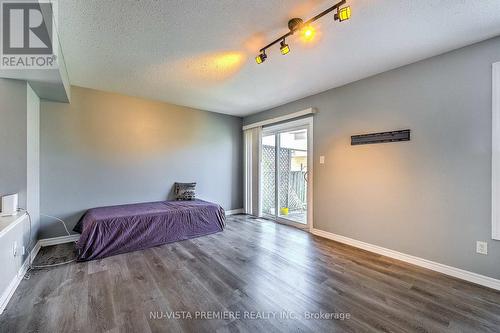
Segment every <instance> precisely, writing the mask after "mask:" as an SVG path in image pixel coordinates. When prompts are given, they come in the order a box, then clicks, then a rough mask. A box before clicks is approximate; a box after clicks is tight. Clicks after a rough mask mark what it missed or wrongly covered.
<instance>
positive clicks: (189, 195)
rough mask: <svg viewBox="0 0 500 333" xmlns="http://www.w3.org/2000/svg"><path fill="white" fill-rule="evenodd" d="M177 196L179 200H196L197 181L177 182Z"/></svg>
mask: <svg viewBox="0 0 500 333" xmlns="http://www.w3.org/2000/svg"><path fill="white" fill-rule="evenodd" d="M175 198H176V199H177V200H194V199H195V198H196V183H175Z"/></svg>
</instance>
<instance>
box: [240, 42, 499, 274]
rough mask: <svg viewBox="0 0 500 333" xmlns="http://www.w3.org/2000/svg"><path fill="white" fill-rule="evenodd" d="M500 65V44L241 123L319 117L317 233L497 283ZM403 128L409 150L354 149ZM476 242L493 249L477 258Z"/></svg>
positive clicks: (413, 67) (481, 45)
mask: <svg viewBox="0 0 500 333" xmlns="http://www.w3.org/2000/svg"><path fill="white" fill-rule="evenodd" d="M367 61H368V60H367ZM497 61H500V38H495V39H491V40H488V41H485V42H482V43H479V44H476V45H472V46H469V47H466V48H463V49H459V50H456V51H453V52H450V53H447V54H444V55H441V56H437V57H434V58H431V59H427V60H424V61H421V62H418V63H415V64H412V65H409V66H405V67H402V68H399V69H396V70H392V71H389V72H386V73H383V74H380V75H377V76H374V77H371V78H367V79H364V80H361V81H358V82H355V83H352V84H349V85H346V86H343V87H340V88H336V89H333V90H330V91H327V92H324V93H321V94H318V95H315V96H311V97H308V98H304V99H301V100H299V101H296V102H293V103H289V104H286V105H283V106H280V107H278V108H275V109H272V110H269V111H266V112H263V113H259V114H256V115H252V116H249V117H247V118H245V119H244V123H245V124H249V123H252V122H255V121H259V120H263V119H267V118H272V117H275V116H278V115H283V114H287V113H291V112H295V111H299V110H303V109H306V108H309V107H315V108H316V109H317V110H318V114H317V115H315V119H314V161H315V164H314V226H315V227H316V228H318V229H321V230H325V231H328V232H332V233H335V234H340V235H343V236H347V237H351V238H354V239H357V240H361V241H364V242H368V243H371V244H376V245H379V246H383V247H386V248H390V249H393V250H396V251H400V252H404V253H408V254H411V255H415V256H418V257H422V258H426V259H430V260H433V261H437V262H440V263H444V264H447V265H451V266H454V267H459V268H462V269H466V270H469V271H473V272H476V273H480V274H484V275H487V276H491V277H494V278H497V279H498V278H500V265H499V263H500V242H498V241H493V240H491V75H492V74H491V64H492V63H493V62H497ZM405 128H410V129H411V130H412V141H411V142H407V143H391V144H378V145H365V146H350V136H351V135H353V134H361V133H369V132H378V131H386V130H394V129H405ZM320 155H324V156H325V157H326V164H325V165H320V164H319V156H320ZM477 240H486V241H488V245H489V249H488V250H489V254H488V255H487V256H484V255H479V254H476V253H475V245H476V241H477Z"/></svg>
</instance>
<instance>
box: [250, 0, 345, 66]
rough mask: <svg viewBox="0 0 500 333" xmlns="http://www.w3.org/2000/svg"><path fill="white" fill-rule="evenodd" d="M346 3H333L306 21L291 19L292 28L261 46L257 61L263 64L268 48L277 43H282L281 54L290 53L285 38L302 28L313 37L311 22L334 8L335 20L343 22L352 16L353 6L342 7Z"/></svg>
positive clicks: (343, 1)
mask: <svg viewBox="0 0 500 333" xmlns="http://www.w3.org/2000/svg"><path fill="white" fill-rule="evenodd" d="M345 4H346V0H342V1H340V2H338V3H336V4H335V5H333V6H332V7H330V8H328V9H326V10H324V11H322V12H321V13H319V14H318V15H316V16H314V17H313V18H312V19H310V20H308V21H306V22H304V20H302V19H301V18H298V17H296V18H293V19H291V20H290V21H288V29H290V31H289V32H287V33H286V34H284V35H283V36H281V37H279V38H277V39H276V40H274V41H273V42H271V43H269V44H268V45H266V46H264V47H263V48H261V49H260V54H259V55H258V56H257V57H255V62H257V63H258V64H262V63H263V62H264V61H265V60H266V58H267V55H266V50H267V49H268V48H270V47H271V46H273V45H274V44H276V43H280V51H281V54H283V55H285V54H288V53H289V52H290V47H289V46H288V44H286V42H285V38H287V37H290V36H291V35H293V34H294V33H295V32H297V31H299V30H301V29H303V30H304V36H305V37H306V39H311V38H312V37H313V36H312V35H313V34H314V29H312V27H311V26H310V24H311V23H312V22H314V21H316V20H318V19H320V18H321V17H323V16H325V15H326V14H329V13H330V12H332V11H334V10H336V11H337V12H336V13H335V15H334V19H335V21H339V22H343V21H346V20H348V19H349V18H350V17H351V7H349V6H345V7H342V6H344V5H345ZM307 27H309V28H307ZM304 28H305V29H304ZM306 34H309V35H310V36H306Z"/></svg>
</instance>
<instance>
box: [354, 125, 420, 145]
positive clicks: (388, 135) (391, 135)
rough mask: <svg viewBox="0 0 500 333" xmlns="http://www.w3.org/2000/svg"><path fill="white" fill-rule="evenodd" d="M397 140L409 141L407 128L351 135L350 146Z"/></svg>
mask: <svg viewBox="0 0 500 333" xmlns="http://www.w3.org/2000/svg"><path fill="white" fill-rule="evenodd" d="M399 141H410V130H409V129H406V130H401V131H391V132H380V133H372V134H361V135H353V136H351V146H357V145H367V144H372V143H387V142H399Z"/></svg>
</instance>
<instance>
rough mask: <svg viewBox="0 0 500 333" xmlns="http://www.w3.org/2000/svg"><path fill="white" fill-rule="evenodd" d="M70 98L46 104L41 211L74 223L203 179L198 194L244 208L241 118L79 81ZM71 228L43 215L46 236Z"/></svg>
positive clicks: (43, 107)
mask: <svg viewBox="0 0 500 333" xmlns="http://www.w3.org/2000/svg"><path fill="white" fill-rule="evenodd" d="M71 93H72V101H71V104H64V103H56V102H48V101H42V103H41V211H42V213H44V214H49V215H53V216H57V217H61V218H63V219H65V220H67V221H68V222H69V226H70V227H71V228H72V227H73V226H74V224H75V223H76V221H77V220H78V218H79V217H80V216H81V215H82V213H83V212H84V211H85V210H86V209H88V208H92V207H96V206H106V205H115V204H125V203H134V202H144V201H153V200H164V199H165V198H167V197H168V196H169V195H171V189H172V186H173V184H174V182H176V181H179V182H191V181H196V182H197V183H198V186H197V195H198V197H199V198H202V199H206V200H209V201H213V202H216V203H219V204H220V205H221V206H222V207H223V208H225V209H227V210H230V209H239V208H242V207H243V200H242V192H243V190H242V186H243V185H242V158H243V157H242V134H241V125H242V120H241V118H238V117H232V116H227V115H222V114H216V113H210V112H204V111H199V110H193V109H189V108H185V107H180V106H175V105H170V104H165V103H159V102H153V101H148V100H144V99H139V98H134V97H128V96H123V95H118V94H112V93H106V92H102V91H97V90H91V89H84V88H79V87H72V92H71ZM62 235H64V230H63V229H62V227H61V225H60V224H58V223H57V222H55V221H53V220H50V219H47V218H42V229H41V236H40V237H41V238H46V237H55V236H62Z"/></svg>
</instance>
